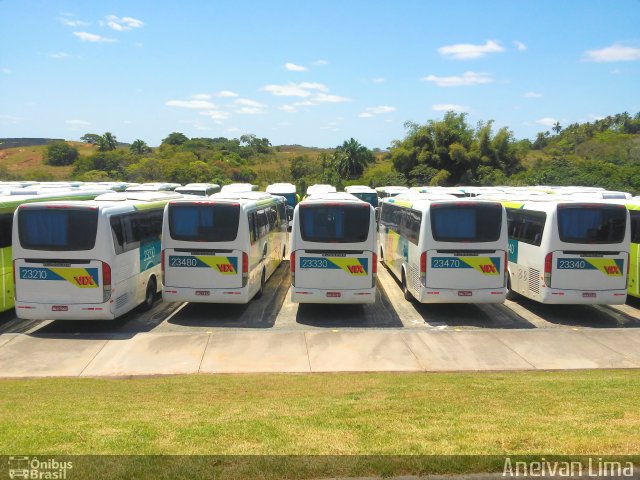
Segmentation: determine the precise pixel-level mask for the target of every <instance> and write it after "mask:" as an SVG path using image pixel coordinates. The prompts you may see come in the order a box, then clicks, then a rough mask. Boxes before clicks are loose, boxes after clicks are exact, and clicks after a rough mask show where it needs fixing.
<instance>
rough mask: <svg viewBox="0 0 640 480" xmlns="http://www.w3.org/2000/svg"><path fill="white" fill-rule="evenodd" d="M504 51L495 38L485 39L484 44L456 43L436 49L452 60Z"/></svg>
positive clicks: (479, 56) (468, 58)
mask: <svg viewBox="0 0 640 480" xmlns="http://www.w3.org/2000/svg"><path fill="white" fill-rule="evenodd" d="M499 52H504V48H503V47H502V46H501V45H500V44H499V43H498V42H496V41H495V40H487V42H486V43H485V44H484V45H473V44H470V43H459V44H456V45H445V46H444V47H440V48H439V49H438V53H440V55H443V56H445V57H449V58H453V59H454V60H470V59H474V58H481V57H484V56H485V55H487V54H489V53H499Z"/></svg>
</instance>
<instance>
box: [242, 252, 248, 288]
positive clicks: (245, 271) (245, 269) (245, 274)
mask: <svg viewBox="0 0 640 480" xmlns="http://www.w3.org/2000/svg"><path fill="white" fill-rule="evenodd" d="M247 283H249V255H248V254H247V252H242V288H244V287H246V286H247Z"/></svg>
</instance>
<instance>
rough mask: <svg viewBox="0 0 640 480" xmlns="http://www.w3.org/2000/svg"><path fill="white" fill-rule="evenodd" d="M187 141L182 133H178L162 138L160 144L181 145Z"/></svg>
mask: <svg viewBox="0 0 640 480" xmlns="http://www.w3.org/2000/svg"><path fill="white" fill-rule="evenodd" d="M188 140H189V138H188V137H187V136H186V135H185V134H184V133H180V132H172V133H170V134H169V135H168V136H167V138H164V139H163V140H162V144H163V145H164V144H166V145H182V144H183V143H185V142H187V141H188Z"/></svg>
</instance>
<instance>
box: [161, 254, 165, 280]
mask: <svg viewBox="0 0 640 480" xmlns="http://www.w3.org/2000/svg"><path fill="white" fill-rule="evenodd" d="M160 269H161V271H162V284H163V285H164V278H165V277H164V250H161V251H160Z"/></svg>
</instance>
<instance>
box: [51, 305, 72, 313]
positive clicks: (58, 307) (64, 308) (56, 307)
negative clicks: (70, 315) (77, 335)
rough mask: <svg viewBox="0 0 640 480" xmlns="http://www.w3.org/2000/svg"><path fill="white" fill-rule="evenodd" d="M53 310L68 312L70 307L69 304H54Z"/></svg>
mask: <svg viewBox="0 0 640 480" xmlns="http://www.w3.org/2000/svg"><path fill="white" fill-rule="evenodd" d="M51 311H52V312H68V311H69V307H68V306H67V305H54V306H52V307H51Z"/></svg>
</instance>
